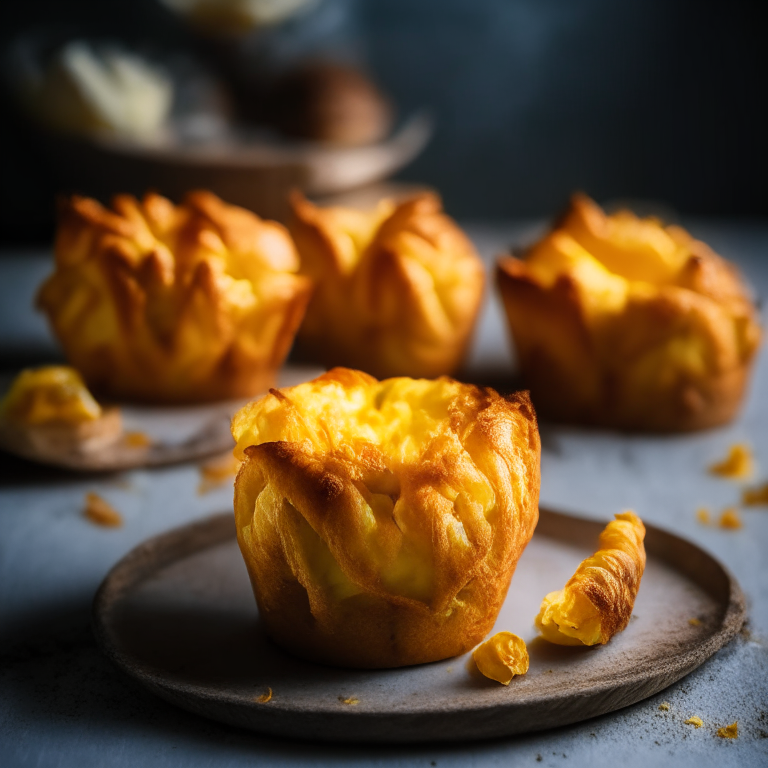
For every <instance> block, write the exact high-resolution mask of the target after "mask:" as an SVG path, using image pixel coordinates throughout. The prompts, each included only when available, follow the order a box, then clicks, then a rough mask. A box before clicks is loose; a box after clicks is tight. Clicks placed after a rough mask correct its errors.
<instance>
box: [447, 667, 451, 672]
mask: <svg viewBox="0 0 768 768" xmlns="http://www.w3.org/2000/svg"><path fill="white" fill-rule="evenodd" d="M445 671H446V672H453V667H448V669H446V670H445Z"/></svg>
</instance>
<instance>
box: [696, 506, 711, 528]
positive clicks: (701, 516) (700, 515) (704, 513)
mask: <svg viewBox="0 0 768 768" xmlns="http://www.w3.org/2000/svg"><path fill="white" fill-rule="evenodd" d="M696 519H697V520H698V521H699V522H700V523H701V524H702V525H709V524H710V523H711V522H712V516H711V515H710V514H709V510H708V509H706V507H700V508H699V509H697V510H696Z"/></svg>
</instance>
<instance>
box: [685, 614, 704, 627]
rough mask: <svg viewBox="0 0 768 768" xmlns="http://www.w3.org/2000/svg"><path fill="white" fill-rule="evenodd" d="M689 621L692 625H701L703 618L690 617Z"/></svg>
mask: <svg viewBox="0 0 768 768" xmlns="http://www.w3.org/2000/svg"><path fill="white" fill-rule="evenodd" d="M688 623H689V624H690V625H691V626H692V627H700V626H701V619H697V618H696V617H695V616H694V617H693V618H692V619H688Z"/></svg>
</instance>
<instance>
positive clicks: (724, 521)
mask: <svg viewBox="0 0 768 768" xmlns="http://www.w3.org/2000/svg"><path fill="white" fill-rule="evenodd" d="M717 524H718V525H719V526H720V527H721V528H726V529H728V530H732V531H735V530H738V529H739V528H742V527H743V526H744V523H742V522H741V516H740V515H739V511H738V510H737V509H736V508H735V507H728V509H725V510H723V514H722V515H720V518H719V519H718V521H717Z"/></svg>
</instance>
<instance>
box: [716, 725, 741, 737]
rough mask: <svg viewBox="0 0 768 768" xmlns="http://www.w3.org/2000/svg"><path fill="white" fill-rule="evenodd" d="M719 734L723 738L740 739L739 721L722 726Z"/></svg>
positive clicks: (718, 731)
mask: <svg viewBox="0 0 768 768" xmlns="http://www.w3.org/2000/svg"><path fill="white" fill-rule="evenodd" d="M717 735H718V736H719V737H720V738H721V739H738V738H739V724H738V722H735V723H731V724H730V725H725V726H723V727H722V728H718V729H717Z"/></svg>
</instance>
